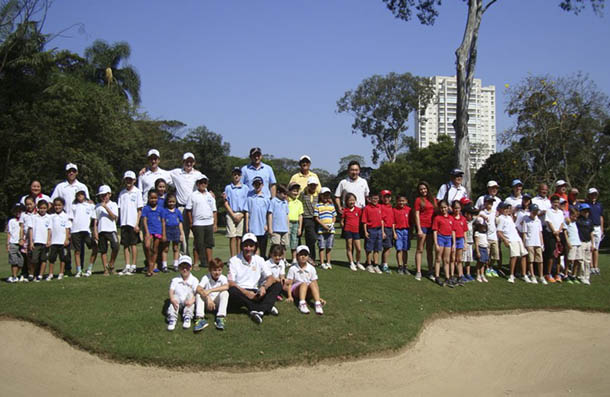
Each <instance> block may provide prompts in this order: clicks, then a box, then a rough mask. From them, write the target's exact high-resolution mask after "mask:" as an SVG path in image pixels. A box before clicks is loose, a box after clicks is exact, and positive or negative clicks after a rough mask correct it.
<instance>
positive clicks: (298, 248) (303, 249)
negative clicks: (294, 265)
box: [297, 245, 309, 254]
mask: <svg viewBox="0 0 610 397" xmlns="http://www.w3.org/2000/svg"><path fill="white" fill-rule="evenodd" d="M301 251H307V253H308V254H309V247H308V246H306V245H299V246H298V247H297V254H298V253H299V252H301Z"/></svg>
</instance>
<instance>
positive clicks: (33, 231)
mask: <svg viewBox="0 0 610 397" xmlns="http://www.w3.org/2000/svg"><path fill="white" fill-rule="evenodd" d="M36 208H37V209H38V213H37V214H36V215H34V216H33V217H32V220H31V223H30V227H29V229H28V233H29V236H30V251H32V265H33V266H34V267H35V266H36V265H38V266H40V271H39V272H38V276H37V277H36V278H35V279H34V281H35V282H39V281H40V280H42V276H43V274H44V271H45V268H46V266H47V255H48V251H49V247H50V246H51V217H50V216H49V215H47V209H48V208H49V203H47V201H46V200H44V199H40V200H38V203H37V204H36ZM52 278H53V277H51V278H48V279H47V281H50V280H51V279H52Z"/></svg>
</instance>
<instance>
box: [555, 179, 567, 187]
mask: <svg viewBox="0 0 610 397" xmlns="http://www.w3.org/2000/svg"><path fill="white" fill-rule="evenodd" d="M563 185H567V182H566V181H564V180H563V179H560V180H558V181H557V182H555V186H563Z"/></svg>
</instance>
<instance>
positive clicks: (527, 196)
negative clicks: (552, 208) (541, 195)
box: [522, 193, 532, 200]
mask: <svg viewBox="0 0 610 397" xmlns="http://www.w3.org/2000/svg"><path fill="white" fill-rule="evenodd" d="M522 197H523V198H528V199H530V200H531V199H532V195H531V194H529V193H525V194H524V195H523V196H522Z"/></svg>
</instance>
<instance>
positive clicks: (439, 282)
mask: <svg viewBox="0 0 610 397" xmlns="http://www.w3.org/2000/svg"><path fill="white" fill-rule="evenodd" d="M436 283H437V284H438V285H439V287H444V286H445V284H446V282H443V281H442V280H441V278H440V277H437V278H436Z"/></svg>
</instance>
